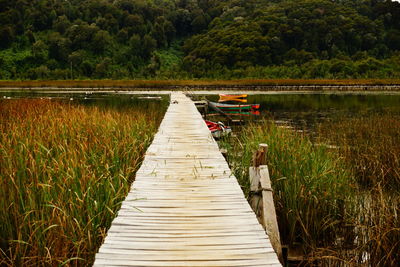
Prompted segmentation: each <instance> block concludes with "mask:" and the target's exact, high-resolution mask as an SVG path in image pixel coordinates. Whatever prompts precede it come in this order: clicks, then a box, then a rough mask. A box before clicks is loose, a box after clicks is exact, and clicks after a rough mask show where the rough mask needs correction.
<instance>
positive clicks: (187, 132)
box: [94, 92, 281, 266]
mask: <svg viewBox="0 0 400 267" xmlns="http://www.w3.org/2000/svg"><path fill="white" fill-rule="evenodd" d="M94 266H281V264H280V263H279V261H278V258H277V255H276V254H275V252H274V250H273V248H272V246H271V244H270V242H269V239H268V237H267V235H266V234H265V231H264V229H263V228H262V226H261V225H260V224H259V223H258V221H257V218H256V216H255V214H254V213H253V211H252V210H251V208H250V206H249V204H248V203H247V201H246V199H245V197H244V195H243V192H242V190H241V188H240V186H239V184H238V182H237V181H236V179H235V177H234V176H233V174H232V173H231V170H230V169H229V167H228V164H227V163H226V161H225V159H224V157H223V156H222V154H221V153H220V152H219V148H218V145H217V143H216V142H215V141H214V139H213V138H212V136H211V134H210V131H209V130H208V128H207V126H206V125H205V123H204V121H203V119H202V117H201V115H200V114H199V112H198V111H197V109H196V107H195V105H194V104H193V102H192V101H191V100H190V99H189V98H187V97H186V96H185V95H184V94H183V93H179V92H177V93H172V94H171V104H170V106H169V108H168V110H167V113H166V114H165V117H164V119H163V121H162V123H161V125H160V128H159V131H158V133H157V134H156V136H155V137H154V141H153V143H152V144H151V145H150V147H149V148H148V150H147V152H146V155H145V159H144V161H143V163H142V166H141V167H140V169H139V170H138V172H137V174H136V180H135V182H134V183H133V184H132V188H131V191H130V192H129V194H128V196H127V197H126V199H125V200H124V202H123V203H122V206H121V209H120V210H119V212H118V216H117V217H116V218H115V219H114V221H113V223H112V226H111V228H110V229H109V230H108V233H107V237H106V239H105V242H104V244H103V245H102V246H101V248H100V250H99V252H98V253H97V254H96V260H95V264H94Z"/></svg>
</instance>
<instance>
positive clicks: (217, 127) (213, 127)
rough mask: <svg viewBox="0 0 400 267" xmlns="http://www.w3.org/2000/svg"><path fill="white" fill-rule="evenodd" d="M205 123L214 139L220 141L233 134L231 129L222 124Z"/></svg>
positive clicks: (206, 121)
mask: <svg viewBox="0 0 400 267" xmlns="http://www.w3.org/2000/svg"><path fill="white" fill-rule="evenodd" d="M204 121H205V123H206V124H207V127H208V129H209V130H210V132H211V134H212V136H213V137H214V138H217V139H218V138H221V137H223V136H227V135H229V134H230V133H231V132H232V129H231V127H229V126H225V125H224V124H223V123H222V122H212V121H208V120H204Z"/></svg>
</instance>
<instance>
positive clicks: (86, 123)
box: [0, 100, 163, 266]
mask: <svg viewBox="0 0 400 267" xmlns="http://www.w3.org/2000/svg"><path fill="white" fill-rule="evenodd" d="M0 101H1V102H0V169H1V172H0V178H1V179H0V180H1V183H0V195H1V196H3V197H2V198H1V199H0V237H1V239H0V249H1V251H0V252H1V253H0V265H5V266H38V265H53V266H54V265H62V264H67V263H68V264H72V265H79V266H82V265H90V264H91V262H92V260H93V257H94V253H95V252H96V250H97V248H98V247H99V245H100V244H101V242H102V239H103V238H104V235H105V232H106V230H107V228H108V227H109V226H110V223H111V221H112V219H113V218H114V216H115V215H116V211H117V210H118V208H119V206H120V202H121V201H122V200H123V199H124V196H125V195H126V194H127V192H128V190H129V187H130V183H131V182H132V181H133V179H134V175H135V171H136V170H137V168H138V167H139V164H140V162H141V160H142V155H143V153H144V151H145V149H146V147H147V146H148V145H149V143H150V142H151V140H152V136H153V134H154V132H155V131H156V129H157V126H158V123H159V122H160V120H161V118H162V115H163V114H162V113H163V110H161V111H156V110H157V109H156V108H153V109H150V110H148V111H147V112H146V113H144V112H142V111H141V110H140V109H139V108H137V107H131V108H126V109H124V110H115V109H112V108H100V107H96V106H91V107H85V106H81V105H74V104H70V103H66V102H56V101H51V100H10V101H2V100H0ZM158 109H160V108H158ZM4 196H7V197H4Z"/></svg>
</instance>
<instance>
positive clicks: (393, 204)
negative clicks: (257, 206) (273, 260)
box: [224, 111, 400, 266]
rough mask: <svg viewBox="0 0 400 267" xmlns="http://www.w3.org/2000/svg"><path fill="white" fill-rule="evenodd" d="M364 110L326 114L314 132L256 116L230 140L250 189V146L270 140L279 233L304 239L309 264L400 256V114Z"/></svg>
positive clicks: (383, 262)
mask: <svg viewBox="0 0 400 267" xmlns="http://www.w3.org/2000/svg"><path fill="white" fill-rule="evenodd" d="M358 115H359V116H357V117H352V118H341V119H340V120H331V121H325V122H323V123H321V124H320V125H319V126H318V127H317V129H318V130H317V131H316V132H315V133H313V136H312V137H309V136H306V135H304V134H303V133H298V132H296V131H294V130H293V129H285V128H278V127H277V126H275V125H274V124H273V123H269V122H264V123H262V124H258V125H256V124H254V125H250V126H248V127H246V128H245V129H243V132H242V133H240V134H239V135H238V137H236V138H235V139H234V140H228V142H225V143H224V145H225V146H227V147H228V150H229V152H230V153H229V155H230V163H231V166H232V167H233V169H234V171H235V174H236V176H237V177H238V179H239V182H240V184H241V185H242V187H243V188H244V189H245V191H246V190H248V186H249V185H248V176H247V168H248V166H249V165H250V162H251V155H252V153H253V152H254V151H255V150H256V149H257V146H258V144H259V143H267V144H268V145H269V151H268V165H269V170H270V174H271V180H272V186H273V189H274V201H275V206H276V209H277V215H278V223H279V228H280V232H281V239H282V242H283V244H285V245H288V246H289V247H290V248H295V247H296V246H300V247H302V249H303V253H304V256H306V260H305V261H303V264H310V265H315V264H317V265H321V266H397V264H398V262H400V217H399V214H400V193H399V192H400V191H399V189H400V179H399V174H400V162H399V155H400V139H399V138H400V115H398V114H397V113H393V112H384V111H383V112H382V113H380V114H374V115H368V114H358ZM311 138H312V139H311ZM311 140H312V141H311ZM289 250H290V249H289Z"/></svg>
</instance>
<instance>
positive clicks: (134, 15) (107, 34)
mask: <svg viewBox="0 0 400 267" xmlns="http://www.w3.org/2000/svg"><path fill="white" fill-rule="evenodd" d="M0 6H1V9H0V25H1V26H0V40H1V42H0V56H2V55H3V54H5V53H7V52H5V51H7V49H8V48H12V49H13V51H14V53H15V54H18V53H20V51H24V50H26V49H30V50H32V53H33V57H32V58H31V60H27V61H24V62H16V60H10V61H8V64H9V67H11V69H14V70H15V71H14V72H13V73H14V74H13V76H12V78H13V79H15V78H22V79H26V78H29V77H28V76H29V75H27V73H26V72H27V70H29V69H36V68H38V67H40V66H42V65H43V66H47V68H48V69H49V70H50V71H52V70H55V67H54V62H52V61H51V60H52V59H53V60H56V61H57V66H56V68H57V69H59V70H64V71H68V70H69V69H70V65H71V61H70V59H73V58H74V57H76V54H74V53H75V52H77V51H84V52H85V53H84V54H85V58H84V60H86V63H85V67H84V68H82V67H81V66H76V68H75V69H74V71H75V75H74V77H75V78H95V76H96V75H95V72H94V70H95V68H96V65H98V64H100V63H101V62H102V61H103V59H104V58H105V57H108V58H110V59H111V60H112V64H113V65H114V67H111V68H107V71H106V72H101V73H102V74H104V75H105V76H102V77H100V76H98V75H97V76H96V77H97V78H99V77H100V78H110V77H120V78H139V77H148V78H157V77H159V75H161V77H164V76H165V75H164V74H165V73H166V72H165V71H163V72H162V73H163V74H161V73H160V71H158V70H156V71H151V73H147V70H146V69H149V65H151V64H152V58H154V53H156V54H159V53H163V52H160V51H166V50H168V49H170V48H171V47H172V46H174V45H175V44H176V43H177V41H179V42H180V41H181V40H183V41H184V42H182V44H180V48H179V49H178V50H179V51H182V50H183V51H184V53H183V54H180V55H179V56H180V57H181V59H180V60H177V61H176V62H178V61H179V62H180V63H179V64H173V66H172V65H171V67H172V68H173V69H171V70H168V71H167V72H168V73H169V74H168V76H169V77H171V78H179V77H183V76H184V77H192V78H228V79H229V78H245V77H249V78H250V77H260V78H274V77H277V78H285V77H292V78H304V77H308V78H319V77H323V78H335V77H346V78H359V77H365V78H369V77H375V78H386V77H399V73H398V69H399V67H398V66H399V63H392V64H389V65H385V61H386V60H387V59H388V58H390V57H392V56H393V55H394V53H395V52H396V51H398V50H400V31H399V29H400V26H399V25H400V15H398V14H400V4H399V3H398V2H390V1H385V2H382V1H372V0H371V1H370V0H368V1H364V0H357V1H328V0H301V1H289V0H285V1H283V0H282V1H279V0H277V1H261V0H252V1H236V0H224V1H220V0H195V1H178V0H174V1H172V0H160V1H155V0H144V1H133V0H118V1H111V0H104V1H93V0H85V1H79V0H70V1H58V0H57V1H50V0H42V1H38V2H29V1H28V2H26V1H22V0H19V1H5V2H4V3H3V4H1V5H0ZM173 49H174V50H176V49H175V48H173ZM360 53H365V54H366V56H365V57H364V58H366V57H370V58H372V59H377V60H379V62H380V64H378V65H379V66H381V67H382V68H376V69H370V68H369V67H365V66H363V67H360V69H358V65H359V64H358V63H354V64H352V63H351V62H350V61H351V60H352V59H353V57H355V56H356V55H359V54H360ZM72 54H74V55H72ZM325 60H327V61H329V62H323V63H321V62H320V61H325ZM353 60H354V59H353ZM356 60H359V59H356ZM82 61H83V60H82ZM376 62H378V61H376ZM49 63H51V64H49ZM72 63H74V62H72ZM321 64H328V65H329V67H328V68H323V69H322V70H318V66H319V65H321ZM340 64H344V66H339V65H340ZM382 64H383V65H382ZM152 66H153V65H152ZM289 66H290V67H292V68H293V70H291V69H290V68H289ZM153 67H154V66H153ZM307 68H309V69H307ZM150 69H153V70H154V68H150ZM90 70H92V71H90ZM113 70H122V71H118V73H120V74H118V75H117V74H116V73H115V72H113ZM0 73H2V74H1V77H3V76H4V77H6V76H7V77H8V78H11V76H10V75H9V74H7V73H10V68H7V66H6V65H3V64H2V65H0ZM92 75H95V76H92ZM115 75H117V76H115ZM120 75H123V76H120ZM174 75H176V76H174ZM260 75H261V76H260ZM56 76H57V75H56ZM49 77H53V76H52V74H49ZM60 79H63V78H62V77H61V76H60Z"/></svg>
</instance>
